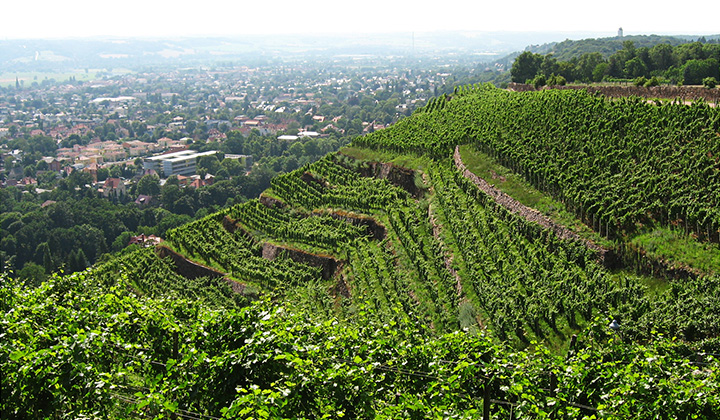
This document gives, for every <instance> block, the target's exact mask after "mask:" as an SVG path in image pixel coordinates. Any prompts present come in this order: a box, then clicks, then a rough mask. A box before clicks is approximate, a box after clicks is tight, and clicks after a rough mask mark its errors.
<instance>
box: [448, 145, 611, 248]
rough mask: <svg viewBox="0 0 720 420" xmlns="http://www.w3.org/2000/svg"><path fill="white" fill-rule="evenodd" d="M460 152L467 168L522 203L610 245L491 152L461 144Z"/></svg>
mask: <svg viewBox="0 0 720 420" xmlns="http://www.w3.org/2000/svg"><path fill="white" fill-rule="evenodd" d="M460 155H461V156H462V159H463V162H464V163H465V166H467V168H468V169H469V170H470V172H472V173H474V174H475V175H477V176H479V177H480V178H483V179H484V180H485V181H487V182H488V183H489V184H491V185H493V186H495V187H496V188H498V189H499V190H501V191H503V192H504V193H506V194H508V195H510V196H511V197H512V198H514V199H516V200H518V201H519V202H521V203H522V204H524V205H526V206H528V207H531V208H534V209H535V210H538V211H539V212H541V213H543V214H544V215H546V216H547V217H549V218H550V219H552V221H554V222H555V223H557V224H559V225H562V226H565V227H567V228H568V229H570V230H572V231H573V232H575V233H577V234H578V235H579V236H580V237H581V238H584V239H588V240H590V241H593V242H595V243H596V244H599V245H602V246H605V247H612V246H613V243H612V242H610V241H608V240H607V239H605V238H603V237H602V236H600V235H599V234H598V233H597V232H595V231H593V230H592V229H590V228H589V227H588V226H587V225H585V224H584V223H582V222H581V221H580V220H579V219H577V218H576V217H575V216H574V215H573V214H572V213H571V212H569V211H567V210H566V209H565V206H564V205H563V204H562V203H560V202H559V201H556V200H554V199H553V198H552V197H550V196H549V195H547V194H545V193H543V192H541V191H538V190H537V189H535V187H533V186H532V185H530V183H529V182H527V181H525V180H524V179H523V178H522V176H520V175H518V174H516V173H515V172H513V171H512V170H510V169H508V168H506V167H504V166H502V165H500V164H499V163H497V162H496V161H495V160H494V159H493V158H492V157H491V156H489V155H486V154H485V153H483V152H481V151H478V150H477V149H475V147H473V146H471V145H463V146H460Z"/></svg>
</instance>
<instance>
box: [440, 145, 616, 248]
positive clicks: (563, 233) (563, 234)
mask: <svg viewBox="0 0 720 420" xmlns="http://www.w3.org/2000/svg"><path fill="white" fill-rule="evenodd" d="M453 158H454V160H455V166H456V167H457V168H458V169H459V170H460V172H462V174H463V176H464V177H465V178H467V179H469V180H471V181H472V182H473V183H474V184H475V185H477V186H478V188H480V189H481V190H482V191H484V192H485V193H486V194H487V195H489V196H490V197H492V199H493V200H495V201H496V202H497V203H499V204H501V205H502V206H503V207H505V208H506V209H508V210H510V211H511V212H513V213H515V214H518V215H520V216H522V217H523V218H524V219H525V220H527V221H529V222H535V223H537V224H539V225H540V226H542V227H544V228H547V229H550V230H552V231H553V233H555V235H556V236H558V237H559V238H561V239H570V240H574V241H580V242H582V243H583V244H585V246H587V247H588V248H590V249H592V250H593V251H595V252H597V254H598V257H599V258H600V259H601V260H604V259H605V256H606V255H607V253H608V252H609V250H608V249H607V248H604V247H602V246H600V245H598V244H596V243H595V242H592V241H590V240H587V239H583V238H581V237H580V236H578V235H577V234H576V233H575V232H573V231H571V230H570V229H568V228H566V227H565V226H562V225H559V224H557V223H555V222H553V221H552V220H551V219H550V218H549V217H547V216H545V215H544V214H542V213H540V212H539V211H537V210H535V209H533V208H530V207H528V206H526V205H524V204H522V203H521V202H519V201H517V200H516V199H514V198H512V197H511V196H509V195H508V194H506V193H504V192H502V191H500V190H499V189H497V188H495V187H494V186H492V185H490V184H488V182H487V181H485V180H484V179H482V178H480V177H479V176H477V175H475V174H474V173H472V172H470V170H469V169H467V167H466V166H465V163H463V160H462V157H461V156H460V147H459V146H455V154H454V155H453Z"/></svg>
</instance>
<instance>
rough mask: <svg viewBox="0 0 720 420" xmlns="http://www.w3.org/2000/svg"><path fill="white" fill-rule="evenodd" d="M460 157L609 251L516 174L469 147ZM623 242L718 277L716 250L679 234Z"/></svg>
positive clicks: (654, 287)
mask: <svg viewBox="0 0 720 420" xmlns="http://www.w3.org/2000/svg"><path fill="white" fill-rule="evenodd" d="M460 154H461V155H462V158H463V162H464V163H465V165H466V166H467V168H468V169H469V170H470V171H471V172H473V173H475V174H476V175H477V176H479V177H481V178H483V179H485V180H486V181H487V182H488V183H490V184H492V185H494V186H495V187H496V188H498V189H500V190H502V191H503V192H505V193H507V194H509V195H510V196H512V197H513V198H515V199H516V200H518V201H519V202H521V203H523V204H524V205H526V206H528V207H532V208H534V209H536V210H538V211H540V212H542V213H543V214H545V215H546V216H548V217H550V218H551V219H552V220H553V221H554V222H555V223H558V224H561V225H563V226H566V227H568V228H569V229H571V230H572V231H574V232H575V233H577V234H578V235H580V236H581V237H583V238H585V239H589V240H591V241H594V242H595V243H598V244H600V245H603V246H607V247H613V243H612V242H610V241H608V240H607V239H605V238H603V237H601V236H600V235H598V234H597V232H595V231H593V230H591V229H590V228H589V227H588V226H587V225H585V224H584V223H582V222H581V221H580V220H579V219H577V218H576V217H575V216H574V215H573V214H572V213H570V212H569V211H567V210H566V209H565V207H564V206H563V204H562V203H560V202H558V201H555V200H554V199H552V198H551V197H550V196H548V195H547V194H545V193H543V192H541V191H538V190H537V189H535V188H534V187H533V186H531V185H530V184H529V183H528V182H527V181H525V180H524V179H523V178H522V177H521V176H520V175H519V174H517V173H515V172H513V171H512V170H510V169H508V168H506V167H504V166H502V165H500V164H498V163H497V162H496V161H495V160H494V159H493V158H492V157H490V156H488V155H486V154H485V153H483V152H480V151H478V150H477V149H475V148H474V147H473V146H471V145H464V146H460ZM626 240H627V241H628V242H630V243H632V244H634V245H636V246H638V247H640V248H643V249H645V251H646V252H647V254H648V256H649V257H651V258H656V259H659V260H665V261H668V262H670V263H671V264H676V265H678V266H681V265H685V266H689V267H692V268H696V269H698V270H701V271H703V272H708V273H710V272H714V273H720V246H718V245H717V244H709V243H704V242H699V241H698V240H696V239H695V238H694V237H692V236H691V235H687V234H685V233H683V232H680V231H675V230H670V229H668V228H656V229H654V230H652V231H651V232H649V233H645V234H641V235H638V236H635V237H634V238H626ZM642 277H643V282H644V283H645V284H647V285H648V286H649V288H650V291H652V292H657V291H661V290H664V289H665V288H666V287H667V285H666V284H665V282H664V281H661V282H658V281H657V280H655V279H654V278H650V277H647V278H645V276H642Z"/></svg>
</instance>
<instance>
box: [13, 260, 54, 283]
mask: <svg viewBox="0 0 720 420" xmlns="http://www.w3.org/2000/svg"><path fill="white" fill-rule="evenodd" d="M18 278H19V279H20V280H22V281H24V282H25V284H26V285H28V286H31V287H37V286H39V285H40V284H41V283H42V282H43V281H45V279H46V278H47V275H46V274H45V269H43V267H42V266H40V265H38V264H35V263H34V262H28V263H26V264H25V265H24V266H23V268H22V269H21V270H20V272H19V273H18Z"/></svg>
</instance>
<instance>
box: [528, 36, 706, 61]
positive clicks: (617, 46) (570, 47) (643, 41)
mask: <svg viewBox="0 0 720 420" xmlns="http://www.w3.org/2000/svg"><path fill="white" fill-rule="evenodd" d="M707 38H709V39H713V38H714V37H707ZM694 40H695V39H686V38H681V37H673V36H667V35H662V36H661V35H630V36H623V37H611V38H588V39H581V40H570V39H567V40H565V41H562V42H554V43H550V44H544V45H537V46H530V47H529V48H528V50H529V51H532V52H534V53H538V54H553V57H555V58H556V59H557V60H558V61H569V60H572V59H573V58H576V59H577V58H580V56H582V55H583V54H586V53H600V54H602V56H603V57H604V58H608V57H610V56H611V55H613V54H614V53H616V52H618V51H620V50H622V49H623V44H624V43H625V42H628V41H630V42H632V43H633V44H634V45H635V47H636V48H642V47H647V48H651V47H654V46H655V45H659V44H668V45H670V46H673V47H675V46H678V45H680V44H685V43H688V42H691V41H694Z"/></svg>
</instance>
